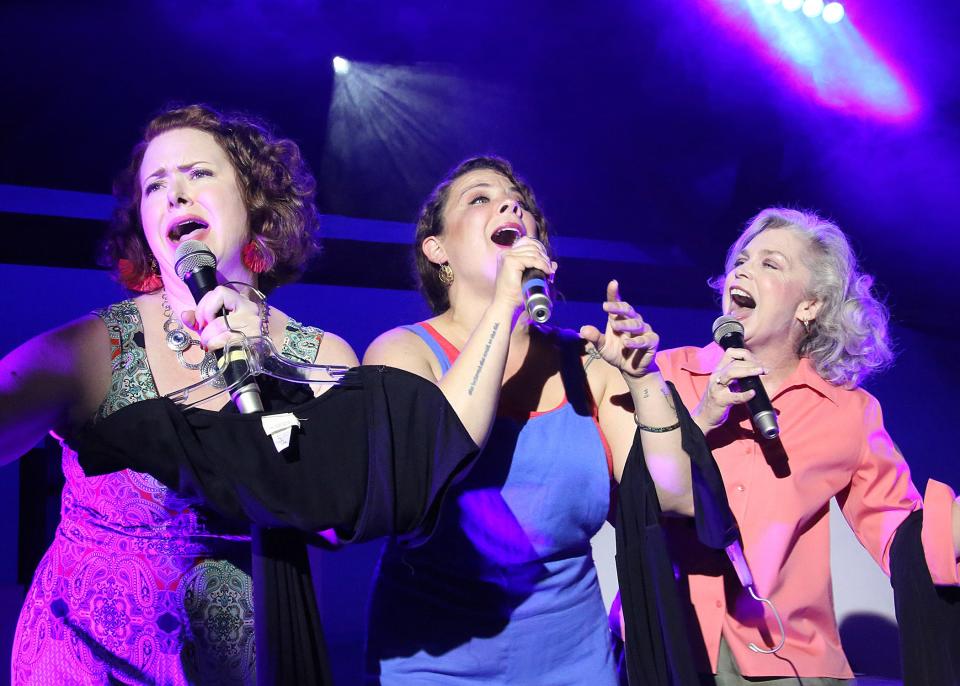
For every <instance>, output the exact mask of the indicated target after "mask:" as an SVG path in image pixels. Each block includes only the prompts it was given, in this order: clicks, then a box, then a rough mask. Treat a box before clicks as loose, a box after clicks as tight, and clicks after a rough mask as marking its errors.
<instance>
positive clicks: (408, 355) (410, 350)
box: [363, 326, 440, 381]
mask: <svg viewBox="0 0 960 686" xmlns="http://www.w3.org/2000/svg"><path fill="white" fill-rule="evenodd" d="M363 363H364V364H382V365H387V366H389V367H397V368H399V369H405V370H407V371H409V372H413V373H414V374H419V375H420V376H422V377H424V378H427V379H430V380H432V381H436V380H437V379H439V378H440V371H439V366H436V367H435V366H434V365H435V359H434V356H433V353H432V352H431V351H430V348H429V347H428V346H427V344H426V343H424V342H423V339H421V338H420V336H418V335H417V334H415V333H413V332H412V331H410V330H409V329H406V328H404V327H402V326H398V327H397V328H395V329H390V330H389V331H386V332H384V333H382V334H380V335H379V336H377V337H376V338H375V339H374V340H373V342H372V343H371V344H370V345H369V347H368V348H367V351H366V352H365V353H364V355H363Z"/></svg>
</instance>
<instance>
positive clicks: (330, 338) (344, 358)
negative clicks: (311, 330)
mask: <svg viewBox="0 0 960 686" xmlns="http://www.w3.org/2000/svg"><path fill="white" fill-rule="evenodd" d="M317 362H319V363H320V364H342V365H344V366H347V367H356V366H357V365H358V364H360V361H359V360H358V359H357V354H356V353H355V352H354V351H353V347H352V346H351V345H350V344H349V343H347V342H346V341H345V340H344V339H343V338H341V337H340V336H338V335H337V334H335V333H330V332H329V331H326V332H324V334H323V340H322V341H321V342H320V348H319V350H317Z"/></svg>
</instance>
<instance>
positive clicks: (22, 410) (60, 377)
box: [0, 315, 111, 433]
mask: <svg viewBox="0 0 960 686" xmlns="http://www.w3.org/2000/svg"><path fill="white" fill-rule="evenodd" d="M110 378H111V363H110V338H109V335H108V333H107V329H106V326H104V324H103V321H102V320H101V319H100V318H99V317H96V316H94V315H87V316H84V317H81V318H79V319H76V320H74V321H72V322H69V323H67V324H64V325H62V326H59V327H57V328H55V329H51V330H49V331H46V332H44V333H41V334H39V335H38V336H35V337H33V338H31V339H30V340H28V341H26V342H25V343H23V344H22V345H20V346H19V347H17V348H16V349H14V350H13V351H11V352H10V353H9V354H8V355H6V356H4V358H3V359H2V360H0V405H2V409H3V412H2V414H3V415H4V424H3V425H4V426H5V425H6V423H7V421H9V422H11V423H14V424H32V425H36V426H35V428H36V429H37V430H40V429H42V430H43V431H46V430H49V429H55V430H57V431H58V432H60V433H64V432H67V433H68V432H70V431H71V430H73V429H76V428H78V427H80V426H82V425H83V424H84V423H85V422H87V421H88V420H89V419H90V418H91V417H93V415H94V414H95V413H96V411H97V408H98V407H99V406H100V403H101V402H103V399H104V398H105V397H106V394H107V392H108V390H109V388H110Z"/></svg>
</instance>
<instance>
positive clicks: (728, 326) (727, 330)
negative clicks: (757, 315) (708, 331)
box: [713, 314, 743, 343]
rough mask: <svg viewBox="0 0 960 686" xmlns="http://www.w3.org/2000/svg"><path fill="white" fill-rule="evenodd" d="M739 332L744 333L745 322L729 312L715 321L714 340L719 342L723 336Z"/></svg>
mask: <svg viewBox="0 0 960 686" xmlns="http://www.w3.org/2000/svg"><path fill="white" fill-rule="evenodd" d="M731 333H738V334H741V335H743V324H741V323H740V322H739V321H738V320H737V319H734V318H733V317H731V316H730V315H729V314H722V315H720V316H719V317H717V318H716V319H715V320H714V321H713V340H714V341H715V342H717V343H719V342H720V341H721V340H723V337H724V336H726V335H728V334H731Z"/></svg>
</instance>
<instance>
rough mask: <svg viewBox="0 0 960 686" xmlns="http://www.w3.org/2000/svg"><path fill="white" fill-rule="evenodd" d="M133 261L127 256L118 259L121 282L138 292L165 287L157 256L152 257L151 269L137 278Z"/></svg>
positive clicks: (149, 291)
mask: <svg viewBox="0 0 960 686" xmlns="http://www.w3.org/2000/svg"><path fill="white" fill-rule="evenodd" d="M134 271H135V270H134V268H133V262H131V261H130V260H128V259H126V258H120V259H119V260H117V272H118V274H119V276H120V283H121V284H123V286H124V287H125V288H127V289H129V290H131V291H136V292H137V293H152V292H153V291H156V290H159V289H161V288H163V279H161V278H160V274H159V273H158V272H159V271H160V267H159V266H158V265H157V258H156V257H151V258H150V271H149V272H147V273H146V274H145V275H143V276H141V277H140V278H139V279H137V275H136V274H134Z"/></svg>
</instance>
